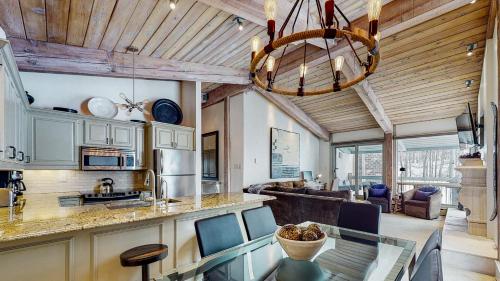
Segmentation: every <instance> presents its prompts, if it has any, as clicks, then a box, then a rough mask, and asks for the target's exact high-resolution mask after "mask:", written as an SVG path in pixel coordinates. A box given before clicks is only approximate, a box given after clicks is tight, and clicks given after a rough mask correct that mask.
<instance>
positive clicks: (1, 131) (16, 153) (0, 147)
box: [0, 39, 28, 169]
mask: <svg viewBox="0 0 500 281" xmlns="http://www.w3.org/2000/svg"><path fill="white" fill-rule="evenodd" d="M13 58H14V56H13V54H12V50H11V49H10V45H9V44H8V41H5V40H2V39H0V167H1V168H9V169H21V168H23V164H24V161H25V159H26V148H27V145H26V144H27V143H26V135H27V133H26V131H27V122H26V120H27V117H26V116H27V114H28V113H27V99H26V94H25V91H24V89H23V87H22V83H21V79H20V77H19V73H18V71H17V66H16V63H15V61H14V59H13Z"/></svg>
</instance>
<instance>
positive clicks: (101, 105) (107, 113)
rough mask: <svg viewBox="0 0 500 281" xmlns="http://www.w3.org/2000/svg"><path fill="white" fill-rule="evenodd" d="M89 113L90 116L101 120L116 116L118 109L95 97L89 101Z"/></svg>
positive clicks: (105, 100) (107, 100)
mask: <svg viewBox="0 0 500 281" xmlns="http://www.w3.org/2000/svg"><path fill="white" fill-rule="evenodd" d="M88 107H89V111H90V113H92V115H94V116H97V117H103V118H113V117H115V116H116V114H118V107H117V106H116V104H115V103H114V102H112V101H111V100H109V99H107V98H102V97H97V98H92V99H90V100H89V104H88Z"/></svg>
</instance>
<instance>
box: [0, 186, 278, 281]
mask: <svg viewBox="0 0 500 281" xmlns="http://www.w3.org/2000/svg"><path fill="white" fill-rule="evenodd" d="M71 195H72V194H68V193H50V194H28V195H25V196H24V199H25V200H26V201H25V205H24V207H22V209H21V208H20V207H16V208H0V276H2V280H16V281H17V280H19V281H22V280H53V281H55V280H57V281H58V280H75V281H87V280H93V281H98V280H138V279H139V275H140V268H124V267H121V266H120V261H119V255H120V253H121V252H123V251H125V250H127V249H129V248H132V247H135V246H139V245H144V244H149V243H162V244H167V245H168V246H169V255H168V257H167V258H166V259H165V260H163V261H162V262H161V263H160V262H159V263H155V264H153V265H152V266H151V276H152V277H160V276H162V275H165V274H168V273H169V272H170V271H172V270H173V269H174V268H176V267H179V266H181V265H186V264H190V263H193V262H195V261H197V260H199V252H198V246H197V242H196V235H195V230H194V221H196V220H198V219H201V218H206V217H210V216H215V215H219V214H225V213H228V212H234V213H236V214H237V216H238V218H239V220H240V225H241V227H242V230H243V229H244V227H243V224H242V223H241V211H242V210H245V209H250V208H254V207H258V206H261V205H262V202H264V201H266V200H273V199H274V198H273V197H271V196H264V195H256V194H247V193H228V194H210V195H203V196H197V197H181V198H176V199H177V200H179V202H176V203H169V204H166V205H165V204H163V205H157V206H147V207H129V208H110V207H109V206H106V205H105V204H94V205H83V206H75V207H61V206H60V204H59V197H60V196H71ZM27 265H29V266H28V267H27ZM28 268H29V269H28ZM27 269H28V270H27Z"/></svg>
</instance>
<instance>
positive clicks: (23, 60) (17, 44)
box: [9, 38, 249, 85]
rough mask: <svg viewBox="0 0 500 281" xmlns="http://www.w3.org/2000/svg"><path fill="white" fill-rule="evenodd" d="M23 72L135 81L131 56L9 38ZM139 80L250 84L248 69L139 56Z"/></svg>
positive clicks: (137, 74) (137, 67) (137, 61)
mask: <svg viewBox="0 0 500 281" xmlns="http://www.w3.org/2000/svg"><path fill="white" fill-rule="evenodd" d="M9 40H10V42H11V44H12V48H13V50H14V55H15V57H16V62H17V65H18V67H19V70H21V71H33V72H52V73H67V74H83V75H95V76H109V77H132V54H125V53H119V52H107V51H104V50H96V49H89V48H82V47H76V46H68V45H61V44H55V43H46V42H40V41H32V40H25V39H17V38H9ZM136 77H138V78H145V79H156V80H188V81H204V82H214V83H232V84H245V85H246V84H249V78H248V71H247V70H246V69H234V68H230V67H224V66H213V65H206V64H200V63H190V62H181V61H176V60H170V59H162V58H153V57H146V56H138V59H136Z"/></svg>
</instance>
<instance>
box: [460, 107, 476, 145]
mask: <svg viewBox="0 0 500 281" xmlns="http://www.w3.org/2000/svg"><path fill="white" fill-rule="evenodd" d="M456 122H457V131H458V142H459V143H460V144H468V145H476V146H477V145H479V139H478V135H477V124H476V121H475V119H474V114H472V109H471V107H470V103H467V111H466V113H464V114H461V115H459V116H458V117H457V118H456Z"/></svg>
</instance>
